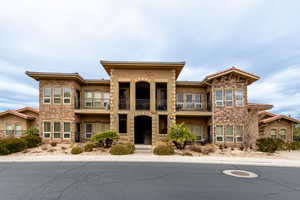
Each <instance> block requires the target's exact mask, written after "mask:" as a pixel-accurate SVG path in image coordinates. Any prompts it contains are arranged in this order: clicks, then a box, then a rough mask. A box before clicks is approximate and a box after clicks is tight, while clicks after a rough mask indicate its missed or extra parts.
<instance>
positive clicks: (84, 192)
mask: <svg viewBox="0 0 300 200" xmlns="http://www.w3.org/2000/svg"><path fill="white" fill-rule="evenodd" d="M224 169H242V170H249V171H252V172H255V173H257V174H258V175H259V177H258V178H255V179H245V178H243V179H242V178H236V177H231V176H227V175H223V174H222V173H221V172H222V171H223V170H224ZM0 199H1V200H15V199H20V200H48V199H55V200H59V199H68V200H77V199H80V200H89V199H105V200H108V199H114V200H115V199H129V200H147V199H152V200H153V199H160V200H164V199H172V200H176V199H180V200H186V199H192V200H196V199H205V200H210V199H214V200H216V199H222V200H227V199H228V200H233V199H239V200H240V199H242V200H247V199H251V200H258V199H264V200H265V199H272V200H276V199H280V200H292V199H297V200H299V199H300V168H286V167H283V168H279V167H254V166H238V165H234V166H233V165H210V164H178V163H124V162H121V163H120V162H111V163H108V162H55V163H52V162H49V163H45V162H44V163H0Z"/></svg>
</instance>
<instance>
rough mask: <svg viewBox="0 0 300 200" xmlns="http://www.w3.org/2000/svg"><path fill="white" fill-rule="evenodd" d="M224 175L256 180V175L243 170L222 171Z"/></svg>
mask: <svg viewBox="0 0 300 200" xmlns="http://www.w3.org/2000/svg"><path fill="white" fill-rule="evenodd" d="M222 173H223V174H225V175H228V176H234V177H239V178H257V177H258V175H257V174H255V173H253V172H249V171H245V170H236V169H234V170H230V169H228V170H223V172H222Z"/></svg>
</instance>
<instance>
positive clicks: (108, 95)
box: [103, 92, 110, 110]
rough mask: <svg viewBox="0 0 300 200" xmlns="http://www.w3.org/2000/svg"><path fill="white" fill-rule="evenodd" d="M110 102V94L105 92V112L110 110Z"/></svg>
mask: <svg viewBox="0 0 300 200" xmlns="http://www.w3.org/2000/svg"><path fill="white" fill-rule="evenodd" d="M109 101H110V93H109V92H104V93H103V106H104V108H105V110H109Z"/></svg>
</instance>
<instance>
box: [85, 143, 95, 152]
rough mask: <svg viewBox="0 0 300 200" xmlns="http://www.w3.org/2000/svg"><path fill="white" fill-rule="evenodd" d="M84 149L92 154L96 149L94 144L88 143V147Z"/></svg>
mask: <svg viewBox="0 0 300 200" xmlns="http://www.w3.org/2000/svg"><path fill="white" fill-rule="evenodd" d="M83 149H84V151H85V152H91V151H93V149H94V144H92V143H87V144H86V145H84V147H83Z"/></svg>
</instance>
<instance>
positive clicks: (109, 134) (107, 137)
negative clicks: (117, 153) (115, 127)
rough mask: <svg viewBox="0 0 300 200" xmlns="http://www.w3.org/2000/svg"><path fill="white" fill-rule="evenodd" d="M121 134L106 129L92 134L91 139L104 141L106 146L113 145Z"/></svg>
mask: <svg viewBox="0 0 300 200" xmlns="http://www.w3.org/2000/svg"><path fill="white" fill-rule="evenodd" d="M119 138H120V135H119V134H118V133H117V132H116V131H105V132H103V133H97V134H95V135H93V136H92V138H91V140H92V141H95V142H97V143H101V142H104V143H105V148H109V147H111V145H112V143H113V141H114V140H118V139H119Z"/></svg>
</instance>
